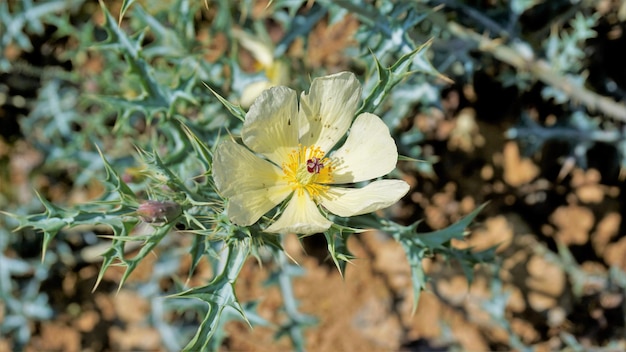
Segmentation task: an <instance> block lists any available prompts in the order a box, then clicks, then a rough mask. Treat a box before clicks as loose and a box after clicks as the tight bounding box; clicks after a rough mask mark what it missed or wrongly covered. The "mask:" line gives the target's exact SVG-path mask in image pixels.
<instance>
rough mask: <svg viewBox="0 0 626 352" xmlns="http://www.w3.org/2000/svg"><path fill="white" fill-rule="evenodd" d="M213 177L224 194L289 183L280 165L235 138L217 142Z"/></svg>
mask: <svg viewBox="0 0 626 352" xmlns="http://www.w3.org/2000/svg"><path fill="white" fill-rule="evenodd" d="M213 180H215V186H216V187H217V189H218V190H219V192H220V194H221V195H222V196H223V197H225V198H229V197H233V196H235V195H238V194H241V193H245V192H249V191H256V190H263V189H267V188H269V187H272V186H285V185H286V184H287V183H286V181H285V180H284V179H283V174H282V171H281V169H279V168H278V167H276V166H275V165H274V164H272V163H270V162H269V161H267V160H263V159H261V158H259V157H258V156H256V155H254V153H252V152H251V151H249V150H248V149H247V148H246V147H244V146H241V145H239V144H237V143H235V142H232V141H224V142H222V143H220V144H219V145H218V146H217V149H216V151H215V157H214V159H213Z"/></svg>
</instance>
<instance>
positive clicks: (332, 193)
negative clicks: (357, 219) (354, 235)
mask: <svg viewBox="0 0 626 352" xmlns="http://www.w3.org/2000/svg"><path fill="white" fill-rule="evenodd" d="M408 191H409V185H408V184H407V183H406V182H404V181H401V180H380V181H375V182H372V183H370V184H368V185H367V186H365V187H363V188H343V187H331V188H330V190H329V191H328V192H326V193H325V195H324V196H323V197H322V198H321V199H320V203H321V204H322V206H324V207H325V208H326V209H328V211H330V212H331V213H333V214H336V215H339V216H344V217H347V216H355V215H361V214H367V213H371V212H373V211H376V210H378V209H383V208H386V207H388V206H390V205H392V204H394V203H395V202H397V201H398V200H400V198H402V197H404V195H405V194H407V192H408Z"/></svg>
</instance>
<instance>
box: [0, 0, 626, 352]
mask: <svg viewBox="0 0 626 352" xmlns="http://www.w3.org/2000/svg"><path fill="white" fill-rule="evenodd" d="M102 6H104V7H106V8H107V9H108V10H109V11H110V13H111V14H112V15H113V17H114V18H115V20H116V21H118V23H116V24H115V26H116V28H118V29H119V30H120V33H126V35H128V37H129V38H132V40H133V41H132V42H129V44H128V47H127V48H125V49H123V50H122V49H120V48H119V46H120V45H122V44H120V43H123V41H122V40H119V38H125V37H124V35H122V34H115V33H114V34H111V32H108V31H106V30H105V29H104V28H103V27H104V26H105V22H106V21H105V14H104V12H103V9H102ZM120 14H123V16H120ZM625 24H626V1H624V0H599V1H589V0H587V1H585V0H578V1H575V0H554V1H539V0H508V1H507V0H475V1H462V0H439V1H435V0H433V1H425V0H424V1H392V0H385V1H356V0H345V1H314V0H310V1H298V0H290V1H287V0H283V1H278V0H277V1H272V2H269V1H263V0H260V1H253V0H241V1H227V0H214V1H211V0H207V1H195V0H194V1H192V0H168V1H156V0H154V1H153V0H138V1H121V0H120V1H102V2H101V3H99V2H97V1H92V0H46V1H44V0H42V1H35V0H4V1H2V2H0V210H2V211H4V212H7V213H11V214H17V215H20V216H24V215H27V214H35V213H41V212H42V211H43V210H44V207H43V206H42V200H48V201H49V202H50V203H52V204H56V205H58V206H62V207H71V206H73V205H76V204H83V203H86V202H89V201H90V200H93V199H96V198H97V197H99V196H100V195H101V194H102V193H103V192H104V191H105V188H104V187H103V186H102V182H101V181H102V180H103V179H105V178H106V177H107V173H106V171H105V166H104V163H103V161H102V158H101V157H100V154H99V152H98V149H97V148H96V146H97V147H98V148H99V149H100V150H101V151H102V153H103V154H104V155H105V156H106V158H107V159H108V160H109V162H110V163H111V165H112V166H113V167H114V168H115V169H116V170H117V171H118V172H119V173H120V174H121V175H122V178H123V179H124V181H125V182H128V183H129V184H135V185H136V187H137V189H140V188H141V187H142V186H141V185H142V182H143V179H142V177H143V176H142V174H141V172H139V171H138V170H139V166H140V165H138V163H137V160H136V158H135V155H136V154H137V151H136V150H135V147H136V146H144V145H152V146H156V148H157V150H159V151H160V152H161V153H163V154H164V155H168V157H170V158H171V160H175V159H176V158H179V159H181V160H182V159H184V158H185V157H186V155H185V152H184V151H181V150H180V149H177V147H178V146H179V143H178V142H179V141H177V140H176V138H175V137H176V136H175V135H170V134H168V132H167V131H164V130H163V129H160V128H159V124H161V123H163V121H165V119H166V115H167V114H168V113H172V111H173V112H174V113H176V114H179V115H181V116H184V117H185V118H186V119H188V120H189V123H190V124H192V126H193V128H194V131H200V132H198V133H199V135H201V136H206V139H205V140H204V141H205V142H206V143H208V144H211V141H214V138H215V137H216V136H217V135H218V134H219V133H222V134H223V133H225V132H224V129H223V128H227V129H229V130H233V131H237V128H238V124H239V121H237V120H236V119H234V118H232V117H230V115H229V112H228V111H227V110H226V109H224V107H223V106H222V105H221V103H219V101H217V100H216V99H215V96H214V95H212V94H211V93H210V91H209V90H208V89H207V86H205V84H207V85H208V86H210V87H212V88H214V89H216V90H217V91H218V92H219V93H220V94H221V95H222V96H223V97H225V98H227V99H228V100H229V101H231V102H232V103H235V104H240V105H241V106H242V107H243V108H244V109H247V107H248V106H249V105H250V104H251V102H252V101H253V100H254V98H255V97H256V96H257V95H258V94H259V93H260V91H262V90H263V89H266V88H268V87H270V86H273V85H288V86H290V87H292V88H294V89H297V90H299V91H301V90H303V89H306V87H308V83H309V82H310V79H311V78H312V77H317V76H320V75H324V74H329V73H334V72H339V71H344V70H349V71H353V72H355V73H356V74H357V77H359V79H360V80H361V81H362V82H363V83H364V87H365V91H366V92H367V91H369V90H371V89H372V87H373V86H374V85H375V83H376V81H377V77H379V76H378V73H377V71H376V61H375V60H374V58H377V59H378V62H379V63H380V67H390V66H391V65H392V64H394V63H395V62H397V61H398V60H399V59H400V58H402V57H403V55H407V54H409V53H411V52H412V51H413V50H415V49H416V48H418V47H420V46H422V45H424V44H426V46H425V47H424V48H423V50H422V51H420V52H419V55H417V56H415V57H414V59H412V62H411V63H412V66H411V69H410V71H412V72H413V73H412V74H411V75H407V76H405V77H401V78H402V79H399V80H398V82H397V85H395V86H394V87H393V89H392V90H391V93H389V95H388V97H387V99H386V100H385V101H384V102H381V103H380V104H378V105H377V108H376V111H375V112H376V113H377V114H378V115H379V116H381V118H383V120H384V121H385V122H386V123H387V124H388V125H389V127H390V129H391V130H392V134H393V136H394V138H395V139H396V141H397V144H398V149H399V152H400V154H402V155H405V156H408V157H410V158H415V159H420V160H425V161H426V162H420V163H415V162H409V161H401V162H399V164H398V171H397V175H398V176H399V177H402V178H404V179H405V180H406V181H407V182H409V184H410V185H411V187H412V189H411V192H410V194H409V195H407V197H405V199H403V200H402V201H401V202H400V203H398V204H397V205H395V206H394V207H392V208H391V209H390V210H389V212H387V213H386V215H385V216H389V217H390V218H392V219H394V220H395V221H397V222H399V223H402V224H407V225H408V224H411V223H413V222H415V221H417V220H419V219H423V222H422V223H420V225H419V227H418V229H419V231H421V232H427V231H432V230H438V229H442V228H445V227H447V226H450V225H451V224H453V223H455V222H456V221H458V220H459V219H461V218H462V217H463V216H465V215H467V214H469V213H470V212H471V211H473V210H474V209H476V207H478V206H479V205H481V204H483V203H485V202H488V204H487V206H486V207H485V208H484V209H483V210H482V212H481V213H480V214H479V215H478V217H477V218H476V220H475V221H474V223H473V225H472V226H471V227H470V230H471V233H470V234H469V235H468V237H467V241H455V242H454V243H452V245H453V246H456V247H457V248H461V249H463V248H470V247H471V248H472V249H475V250H484V249H488V248H490V247H492V246H497V250H496V254H497V255H496V259H495V261H493V262H492V263H490V264H485V265H480V266H476V268H475V269H476V270H475V272H474V273H473V277H472V280H471V283H468V281H467V279H466V276H467V272H464V271H463V268H462V267H461V266H459V265H456V264H455V263H454V262H450V261H447V260H443V259H442V258H438V257H432V258H428V259H425V260H424V261H423V262H422V265H423V268H424V271H425V272H426V274H427V275H428V278H429V280H430V282H429V285H428V287H427V290H426V291H425V292H423V293H422V295H421V297H420V299H419V304H418V306H417V309H416V311H415V312H413V304H412V302H413V298H412V285H411V273H410V269H409V265H408V262H407V260H406V258H405V253H404V250H403V248H402V247H401V246H400V245H399V244H398V243H397V242H395V241H394V240H392V239H391V238H389V237H388V236H386V235H385V234H384V233H382V232H377V231H370V232H366V233H363V234H360V235H358V236H352V237H351V238H350V240H349V242H348V247H349V248H350V250H351V251H352V253H353V254H354V255H355V256H356V257H357V259H355V260H353V262H352V264H349V265H348V266H347V270H346V273H345V275H344V276H343V277H342V276H341V275H340V274H339V272H338V271H337V270H336V268H335V266H334V264H333V263H332V261H331V260H330V259H329V258H328V253H327V244H326V240H325V238H324V237H323V236H322V235H319V236H317V235H316V236H310V237H306V238H304V239H302V241H298V239H297V238H295V237H293V238H292V237H289V238H288V239H287V240H286V250H287V252H288V253H289V254H290V255H291V256H292V257H293V259H295V260H296V261H297V262H298V263H299V265H300V268H301V269H302V270H301V273H300V274H299V276H298V277H296V278H294V280H293V289H294V295H295V296H296V297H297V299H298V300H299V309H300V310H301V311H302V312H304V313H306V314H309V315H312V316H314V317H315V318H316V319H317V321H316V323H314V324H312V325H310V326H309V327H308V328H307V329H305V330H304V331H305V341H306V348H307V349H308V350H311V351H370V350H371V351H374V350H386V351H389V350H393V351H447V350H470V351H487V350H520V351H523V350H529V351H530V350H536V351H554V350H566V351H583V350H597V351H620V350H624V349H626V338H625V336H626V326H625V317H626V302H625V301H624V298H625V297H624V295H625V293H626V231H625V227H624V222H623V221H622V220H623V219H622V213H623V209H624V205H625V204H624V202H625V201H626V198H625V195H626V189H625V188H624V182H623V180H624V177H625V176H626V173H625V172H626V135H625V131H626V130H625V128H624V125H625V122H626V106H625V105H624V100H625V97H626V69H625V66H624V63H625V62H626V51H624V50H622V49H623V48H624V47H626V39H625V37H624V34H623V31H624V29H625V28H626V25H625ZM116 36H117V37H116ZM113 39H114V40H113ZM129 53H135V54H136V55H137V57H141V58H142V60H144V61H142V62H144V63H146V65H145V66H141V65H136V64H135V65H134V64H133V63H136V62H139V61H138V60H137V59H136V58H135V57H133V56H132V55H129ZM144 69H145V70H147V71H146V72H149V74H150V75H151V76H150V77H152V78H153V80H152V81H150V82H147V81H146V80H145V79H144V80H142V79H141V76H140V75H142V74H147V73H145V72H143V71H142V70H144ZM138 75H139V77H140V78H137V77H138ZM151 84H152V85H151ZM146 90H147V91H151V92H160V93H159V94H161V95H162V96H163V97H168V99H170V100H167V101H153V100H149V99H145V96H144V95H142V94H143V93H142V92H144V91H146ZM49 210H50V208H48V211H49ZM19 225H20V222H19V221H18V220H17V219H16V218H15V217H13V216H8V215H6V214H3V215H0V351H12V350H16V351H21V350H24V351H42V350H63V351H121V350H134V351H138V350H145V351H155V350H179V349H180V348H181V347H182V346H184V344H185V343H186V342H187V341H188V340H189V339H190V337H191V336H193V332H194V331H195V328H197V326H198V324H199V321H200V320H201V313H197V312H201V311H202V310H203V309H206V308H203V307H202V306H201V305H198V304H197V303H193V302H185V303H184V304H182V303H177V304H179V305H173V306H172V305H171V303H170V301H168V300H167V299H165V298H164V296H165V293H168V292H171V290H172V289H173V288H174V287H177V285H178V284H179V281H185V284H187V285H190V286H193V285H194V283H198V284H199V283H203V282H206V281H207V280H209V279H210V278H211V275H212V271H211V270H212V269H211V267H210V265H209V264H208V263H206V262H201V263H199V264H197V263H192V262H191V261H190V259H189V257H188V256H186V255H185V254H186V252H185V250H184V248H185V246H189V244H190V243H191V241H193V239H192V236H191V235H190V234H184V233H182V234H174V235H173V236H169V237H168V239H167V240H166V241H164V242H162V243H161V245H160V246H159V247H158V248H157V249H156V250H155V253H154V254H155V255H153V256H147V257H146V259H145V260H143V261H142V262H141V264H140V265H139V266H138V267H137V268H136V270H135V271H134V272H133V274H132V275H131V276H130V278H129V279H128V280H127V281H126V283H125V284H124V286H123V287H122V288H121V289H120V290H119V291H118V284H119V283H120V280H121V279H122V275H123V272H124V271H123V269H122V268H119V270H118V268H116V267H112V268H109V269H108V270H107V271H106V273H105V274H104V276H103V277H102V278H101V280H100V283H99V286H98V287H97V288H96V289H95V290H93V289H94V285H95V283H96V280H97V279H98V272H99V270H100V267H101V265H102V257H100V256H99V254H100V253H101V252H102V251H104V249H106V248H107V247H102V244H103V243H104V245H105V246H106V240H103V239H102V238H101V237H100V235H107V234H109V232H108V230H107V229H106V228H100V227H98V226H78V227H74V228H71V229H67V230H64V231H62V232H60V233H59V234H58V235H57V237H56V238H54V239H53V240H51V241H50V243H49V244H48V250H47V253H46V255H45V256H44V257H43V260H42V243H43V236H42V235H41V233H40V232H38V231H34V230H32V229H31V228H21V229H17V230H16V228H17V227H18V226H19ZM261 264H262V263H259V262H258V261H256V260H254V259H251V260H249V262H247V263H246V265H245V266H244V269H243V270H242V272H241V274H240V276H239V279H238V281H237V286H236V289H237V294H238V297H239V300H240V302H242V304H249V305H251V306H255V308H256V311H257V314H258V321H264V322H272V323H276V324H277V323H279V322H280V319H281V307H282V302H281V295H280V292H279V290H278V289H277V288H276V287H273V286H268V285H267V282H268V280H270V274H271V270H270V269H271V263H269V264H267V263H266V265H261ZM192 267H193V268H194V269H195V270H193V275H191V276H190V277H188V273H189V272H190V268H192ZM92 290H93V291H92ZM253 318H255V319H256V317H253ZM255 319H251V320H255ZM264 325H265V326H264ZM217 338H219V341H220V347H219V348H220V349H221V350H225V351H230V350H233V351H275V350H291V349H292V348H293V347H292V346H291V344H290V341H289V340H288V339H287V338H285V337H284V336H283V335H282V334H281V333H280V331H277V330H276V329H275V327H272V326H270V325H267V324H259V326H255V328H254V329H250V327H249V326H248V325H247V324H246V323H244V322H242V321H240V319H237V317H236V315H234V314H233V315H232V316H229V315H228V314H227V315H226V316H225V317H224V324H223V326H221V327H220V331H219V333H218V334H217Z"/></svg>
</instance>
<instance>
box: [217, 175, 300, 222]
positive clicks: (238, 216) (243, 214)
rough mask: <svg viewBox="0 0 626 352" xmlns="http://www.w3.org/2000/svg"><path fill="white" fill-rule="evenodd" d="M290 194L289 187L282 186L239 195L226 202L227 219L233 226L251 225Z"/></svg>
mask: <svg viewBox="0 0 626 352" xmlns="http://www.w3.org/2000/svg"><path fill="white" fill-rule="evenodd" d="M291 192H292V190H291V187H288V186H284V185H283V186H274V187H269V188H264V189H259V190H253V191H248V192H243V193H239V194H237V195H235V196H233V197H231V198H230V199H229V200H228V207H227V208H226V212H227V214H228V218H229V219H230V221H231V222H232V223H233V224H235V225H239V226H249V225H252V224H254V223H255V222H257V221H258V220H259V219H260V218H261V216H263V214H265V213H267V212H268V211H270V210H272V208H274V207H275V206H277V205H278V204H280V203H281V202H282V201H283V200H285V198H287V196H288V195H289V193H291Z"/></svg>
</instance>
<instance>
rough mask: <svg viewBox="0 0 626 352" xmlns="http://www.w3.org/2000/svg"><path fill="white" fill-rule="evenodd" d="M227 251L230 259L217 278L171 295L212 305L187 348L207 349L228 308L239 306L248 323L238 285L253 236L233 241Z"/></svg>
mask: <svg viewBox="0 0 626 352" xmlns="http://www.w3.org/2000/svg"><path fill="white" fill-rule="evenodd" d="M223 250H224V251H226V252H225V253H224V254H225V256H226V258H225V259H226V260H225V263H223V266H222V268H223V269H222V272H221V273H219V275H217V276H216V277H215V278H214V279H213V281H211V282H210V283H209V284H208V285H206V286H202V287H195V288H192V289H189V290H187V291H184V292H180V293H178V294H175V295H173V296H171V297H182V298H197V299H200V300H201V301H204V302H206V303H207V304H208V305H209V311H208V312H207V315H206V316H205V318H204V320H203V321H202V323H201V324H200V327H199V328H198V331H197V332H196V334H195V336H194V337H193V339H192V340H191V341H190V342H189V343H188V344H187V346H185V348H184V351H204V350H206V349H207V346H208V345H209V341H210V339H211V337H212V336H213V334H214V333H215V331H216V330H217V327H218V324H219V321H220V316H221V314H222V312H223V311H224V309H225V308H226V307H231V308H233V309H235V310H236V311H237V312H239V314H241V316H242V317H243V318H244V320H245V321H246V322H248V320H247V318H246V316H245V313H244V310H243V308H242V307H241V305H240V304H239V302H238V300H237V297H236V295H235V288H234V287H235V286H234V284H235V280H236V278H237V276H238V275H239V272H240V271H241V268H242V267H243V265H244V263H245V261H246V259H247V258H248V254H249V253H250V239H249V238H244V239H241V240H237V241H229V242H228V243H227V244H226V246H225V248H224V249H223ZM216 269H217V268H216ZM248 324H249V322H248Z"/></svg>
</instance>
